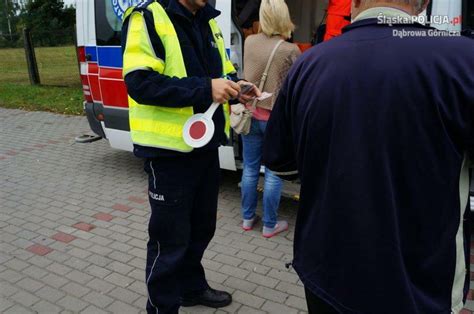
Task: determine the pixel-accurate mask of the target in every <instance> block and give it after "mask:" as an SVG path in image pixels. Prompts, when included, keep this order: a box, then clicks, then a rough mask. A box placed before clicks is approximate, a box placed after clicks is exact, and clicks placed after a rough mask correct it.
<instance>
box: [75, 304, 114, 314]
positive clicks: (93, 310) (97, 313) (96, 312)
mask: <svg viewBox="0 0 474 314" xmlns="http://www.w3.org/2000/svg"><path fill="white" fill-rule="evenodd" d="M107 313H108V312H106V311H103V310H101V309H99V308H97V307H95V306H93V305H89V306H88V307H86V308H85V309H84V310H82V311H81V314H107Z"/></svg>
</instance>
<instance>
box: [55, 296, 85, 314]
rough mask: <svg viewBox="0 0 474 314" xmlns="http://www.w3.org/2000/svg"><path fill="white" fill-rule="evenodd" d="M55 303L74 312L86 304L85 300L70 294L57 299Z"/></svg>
mask: <svg viewBox="0 0 474 314" xmlns="http://www.w3.org/2000/svg"><path fill="white" fill-rule="evenodd" d="M57 304H58V305H59V306H62V307H63V308H65V309H66V310H70V311H72V312H74V313H78V312H80V311H81V310H83V309H85V308H86V307H87V306H88V304H87V303H86V302H84V301H82V300H80V299H78V298H76V297H73V296H70V295H67V296H65V297H64V298H62V299H61V300H59V301H58V302H57Z"/></svg>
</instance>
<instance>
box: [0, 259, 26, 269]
mask: <svg viewBox="0 0 474 314" xmlns="http://www.w3.org/2000/svg"><path fill="white" fill-rule="evenodd" d="M3 265H4V266H6V267H8V268H11V269H13V270H17V271H23V270H24V269H25V268H27V267H29V266H30V264H28V263H26V262H23V261H21V260H18V259H17V258H13V259H10V260H9V261H7V262H5V263H4V264H3Z"/></svg>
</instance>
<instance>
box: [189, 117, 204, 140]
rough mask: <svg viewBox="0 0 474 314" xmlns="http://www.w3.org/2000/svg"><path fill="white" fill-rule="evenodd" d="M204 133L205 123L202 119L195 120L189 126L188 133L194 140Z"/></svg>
mask: <svg viewBox="0 0 474 314" xmlns="http://www.w3.org/2000/svg"><path fill="white" fill-rule="evenodd" d="M204 134H206V125H205V124H204V122H202V121H196V122H194V123H193V124H191V127H190V128H189V135H190V136H191V137H192V138H193V139H194V140H199V139H201V138H202V137H203V136H204Z"/></svg>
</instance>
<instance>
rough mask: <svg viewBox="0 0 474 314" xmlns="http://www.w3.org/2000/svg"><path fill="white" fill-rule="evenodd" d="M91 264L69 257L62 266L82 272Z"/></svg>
mask: <svg viewBox="0 0 474 314" xmlns="http://www.w3.org/2000/svg"><path fill="white" fill-rule="evenodd" d="M90 264H91V263H89V262H86V261H84V260H82V259H79V258H77V257H71V258H70V259H68V260H67V261H65V262H64V265H66V266H69V267H71V268H74V269H77V270H83V269H85V268H86V267H88V266H89V265H90Z"/></svg>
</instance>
